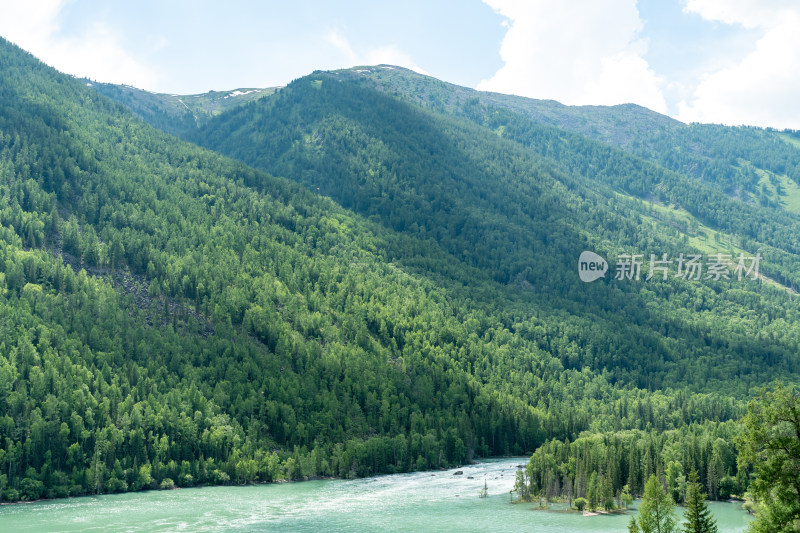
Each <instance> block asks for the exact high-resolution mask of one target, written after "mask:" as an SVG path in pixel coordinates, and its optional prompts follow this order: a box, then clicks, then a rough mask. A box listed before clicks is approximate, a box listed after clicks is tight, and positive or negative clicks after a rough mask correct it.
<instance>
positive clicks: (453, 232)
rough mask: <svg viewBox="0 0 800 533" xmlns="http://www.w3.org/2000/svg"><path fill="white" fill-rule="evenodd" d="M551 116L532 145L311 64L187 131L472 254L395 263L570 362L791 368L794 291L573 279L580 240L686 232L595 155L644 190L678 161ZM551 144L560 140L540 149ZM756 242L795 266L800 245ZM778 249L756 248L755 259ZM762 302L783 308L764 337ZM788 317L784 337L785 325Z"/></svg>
mask: <svg viewBox="0 0 800 533" xmlns="http://www.w3.org/2000/svg"><path fill="white" fill-rule="evenodd" d="M509 120H510V119H509ZM518 120H520V121H523V120H525V119H523V118H518ZM526 124H528V125H529V126H531V127H538V126H535V125H534V124H533V123H530V122H529V121H528V122H526ZM542 128H544V127H542ZM548 128H550V129H549V130H547V131H548V132H550V133H552V135H553V136H554V139H549V140H548V139H546V138H538V141H537V142H533V141H531V143H530V146H527V147H526V146H523V145H521V144H520V143H519V142H515V141H511V140H508V139H506V137H508V136H509V135H510V134H507V133H504V135H503V137H502V138H501V137H498V135H496V134H495V133H494V132H493V131H491V130H490V129H489V128H485V127H477V126H476V125H474V124H472V123H470V122H469V121H467V120H464V119H460V118H454V117H448V116H443V115H434V114H432V113H430V112H428V111H425V110H423V109H420V108H417V107H414V106H412V105H410V104H407V103H405V102H402V101H399V100H397V99H395V98H391V97H389V96H386V95H384V94H381V93H379V92H376V91H374V90H370V89H365V88H363V87H360V86H359V85H357V84H352V83H348V82H346V81H339V80H331V78H330V77H329V76H328V75H319V76H315V77H311V78H302V79H300V80H298V81H296V82H294V83H293V84H291V85H290V86H289V87H287V88H286V89H284V90H282V91H280V93H279V94H277V95H276V96H274V97H271V98H269V99H265V100H261V101H259V102H255V103H253V104H249V105H245V106H241V107H239V108H236V109H234V110H232V111H230V112H228V113H225V114H223V115H220V116H219V117H218V118H216V119H214V120H213V121H211V122H210V123H209V124H208V125H207V126H206V127H204V128H201V130H200V131H199V132H198V134H197V136H196V140H198V142H201V143H203V144H205V145H207V146H208V147H211V148H214V149H216V150H220V151H222V152H223V153H226V154H228V155H231V156H233V157H236V158H239V159H241V160H242V161H244V162H247V163H248V164H251V165H254V166H256V167H259V168H262V169H265V170H268V171H270V172H273V173H276V174H280V175H285V176H287V177H291V178H293V179H295V180H297V181H300V182H301V183H304V184H306V185H307V187H309V188H310V189H311V190H312V191H313V190H317V189H319V191H320V192H321V193H323V194H329V195H330V196H331V197H332V198H334V199H335V200H337V201H339V202H341V203H342V204H343V205H345V206H346V207H350V208H352V209H354V210H356V211H358V212H360V213H362V214H363V215H365V216H369V217H371V218H373V219H375V220H378V221H380V222H381V223H382V224H383V225H384V226H386V227H388V228H391V229H392V230H395V231H398V232H402V233H405V234H406V235H409V236H413V237H416V238H418V239H424V240H425V242H430V241H433V242H435V243H437V244H438V245H439V246H441V247H442V248H444V249H445V250H446V251H447V252H449V253H450V254H452V255H453V256H455V257H456V258H457V259H459V260H460V261H462V262H463V263H466V264H467V265H468V266H469V267H471V269H472V270H469V271H466V272H463V273H462V272H455V273H453V270H452V268H450V265H449V264H448V270H444V268H443V266H442V264H441V263H438V262H436V261H431V260H428V261H426V262H425V263H424V264H419V263H416V262H412V261H409V258H407V257H406V254H408V252H409V250H403V249H399V250H396V251H394V254H395V257H396V258H397V259H398V260H399V261H401V262H402V263H403V264H411V265H414V266H417V267H423V268H425V269H427V270H429V271H431V270H432V271H434V272H435V273H437V274H440V275H443V276H447V277H451V278H455V281H456V282H457V283H458V284H460V285H461V284H463V285H466V286H468V287H469V288H470V289H471V290H472V291H473V292H472V293H471V297H473V298H475V297H476V295H477V296H478V297H480V296H482V295H484V294H488V295H489V296H488V300H489V301H488V302H487V305H488V306H489V308H488V309H487V313H490V314H492V315H497V314H506V315H508V314H510V313H513V315H512V316H513V318H511V320H512V321H513V322H512V323H516V324H517V325H516V326H515V330H516V332H518V333H519V334H521V335H522V336H523V337H526V338H530V339H533V340H535V341H536V342H537V345H538V346H539V348H541V349H542V350H545V351H547V352H549V353H551V354H553V355H555V356H557V357H558V358H559V359H560V360H561V363H562V365H563V366H565V367H566V368H573V369H582V368H584V367H586V366H588V367H590V368H592V369H594V370H597V371H608V372H610V373H611V376H612V380H613V381H615V382H623V383H632V384H634V385H636V386H639V387H647V388H663V387H664V386H665V385H666V384H669V383H687V382H691V383H694V384H696V385H697V386H698V387H703V388H705V389H706V390H718V389H719V388H720V386H721V385H720V381H725V382H726V384H725V387H730V386H732V383H731V380H730V378H731V377H732V375H735V376H736V377H737V378H739V380H740V381H739V385H740V386H744V387H743V388H742V392H743V393H746V390H747V384H748V383H755V382H762V383H763V382H765V381H767V380H769V379H770V378H772V377H775V376H776V374H775V372H776V371H778V372H781V371H780V370H778V369H785V370H786V374H785V375H788V374H791V373H794V372H796V370H797V369H798V367H797V364H798V359H797V350H796V347H797V341H796V338H797V332H796V331H792V330H794V324H796V322H797V321H796V318H795V317H796V310H797V303H796V302H795V301H794V300H792V299H791V298H790V297H789V296H788V295H785V294H780V293H779V292H777V291H772V290H767V291H762V290H760V289H759V288H758V287H754V286H747V284H744V283H742V284H739V283H737V284H736V285H734V284H733V283H729V284H727V285H722V286H720V285H716V286H714V285H713V284H710V285H704V286H698V285H699V284H697V283H689V284H685V283H681V282H680V281H679V280H674V279H669V280H666V281H661V280H656V279H653V280H650V281H649V282H648V283H647V284H641V283H628V284H625V283H613V282H609V283H598V284H593V285H591V286H587V285H586V284H583V283H581V282H580V281H579V280H578V279H577V277H576V276H575V275H574V268H575V267H574V265H575V261H576V259H577V257H578V255H579V254H580V252H581V251H582V250H584V249H587V248H589V249H591V248H594V249H598V250H604V251H608V253H609V255H611V254H612V253H621V252H624V251H626V250H628V251H630V250H637V251H639V252H640V253H643V254H647V253H648V252H652V251H656V252H659V253H669V254H670V255H671V256H675V257H676V256H677V255H678V253H680V252H681V251H683V250H685V249H689V248H690V247H689V246H688V245H687V244H688V240H686V238H685V237H686V236H685V234H682V233H681V232H680V231H677V230H676V229H675V228H673V227H671V226H664V225H661V224H658V223H657V222H656V221H654V220H653V219H652V218H651V217H649V216H648V215H647V214H646V212H645V210H644V209H643V208H642V206H637V205H636V204H635V202H633V201H626V200H625V199H621V198H618V195H617V194H616V193H615V192H614V191H613V189H611V188H610V187H606V186H605V185H603V184H602V183H598V180H599V177H598V174H599V173H600V172H601V170H602V175H603V176H606V175H607V176H609V178H608V179H607V180H601V181H606V182H609V185H614V186H618V187H619V188H621V189H623V190H625V191H626V192H629V193H631V194H633V193H635V194H638V195H645V194H646V193H647V191H648V190H655V189H656V184H657V183H658V179H661V178H658V176H661V177H664V176H667V177H672V178H674V179H675V180H678V177H677V175H674V174H672V173H669V172H668V171H665V170H664V169H663V168H661V167H657V166H655V165H653V164H651V163H648V162H646V161H643V160H641V159H638V158H635V157H632V156H630V155H627V154H625V153H624V152H621V151H620V150H618V149H615V148H612V147H608V146H605V145H601V144H600V143H598V142H596V141H591V140H587V139H582V138H579V137H578V136H577V135H572V134H570V133H568V132H563V131H561V132H560V133H556V131H555V129H554V128H552V127H548ZM545 129H546V128H545ZM506 131H508V129H507V130H506ZM562 139H566V140H564V141H563V142H562ZM555 145H558V146H559V148H558V149H557V151H555V152H553V153H550V152H548V151H547V150H540V148H541V147H551V148H552V147H554V146H555ZM529 148H534V150H531V149H529ZM553 149H555V148H553ZM548 150H549V148H548ZM537 151H538V152H542V153H539V154H537V153H535V152H537ZM584 168H585V169H592V171H591V172H589V171H588V170H587V171H584V170H582V169H584ZM603 169H604V170H603ZM653 176H655V178H654V177H653ZM656 178H658V179H656ZM615 180H616V181H615ZM675 188H676V189H678V190H680V189H681V187H678V186H677V185H676V187H675ZM701 192H702V191H701ZM719 194H720V195H721V193H719ZM700 198H702V194H700V193H698V201H700ZM726 205H727V204H726ZM631 211H634V213H635V214H634V215H633V216H631V214H630V212H631ZM739 211H741V210H739ZM750 225H752V222H750ZM795 225H796V224H795ZM797 230H800V228H794V226H791V227H787V229H786V231H787V232H788V233H787V237H786V239H785V242H791V246H789V245H788V244H787V248H788V249H793V248H792V247H793V246H795V244H794V243H795V241H794V239H793V237H792V238H791V239H790V238H789V237H788V235H791V236H793V235H796V234H797ZM742 246H744V245H742ZM751 250H752V251H753V253H755V251H756V250H758V251H760V252H761V253H762V254H763V255H764V256H765V257H770V258H771V257H773V255H775V257H777V258H778V260H783V259H785V260H786V262H787V264H791V268H793V269H794V268H796V264H797V256H796V255H795V253H794V252H791V253H790V252H788V251H786V250H783V249H780V250H777V249H776V250H777V251H776V252H775V254H773V255H768V254H770V253H771V252H770V250H772V248H761V247H756V248H752V249H751ZM413 261H416V257H414V258H413ZM775 265H776V263H771V262H770V263H765V264H764V265H763V270H764V271H771V270H770V269H772V270H777V268H778V267H776V266H775ZM475 270H477V271H478V272H479V273H484V274H485V275H486V276H488V277H489V279H490V280H492V281H494V282H495V283H496V284H502V285H506V286H509V287H511V288H514V289H516V291H515V292H517V293H520V294H515V295H510V294H509V291H507V290H503V288H502V287H498V286H497V285H495V286H492V287H491V288H490V289H488V290H487V289H485V287H487V284H486V283H485V282H484V279H485V278H483V277H479V276H477V275H476V274H475ZM781 271H782V270H781ZM786 275H787V276H790V275H793V274H791V272H790V271H789V270H786ZM520 289H521V290H520ZM742 289H744V292H740V291H741V290H742ZM759 293H760V294H759ZM745 294H747V296H746V297H744V298H743V299H740V298H739V295H741V296H744V295H745ZM757 294H759V295H758V296H756V295H757ZM767 307H768V308H769V310H767ZM698 311H700V312H699V313H698ZM775 313H777V314H775ZM532 316H535V317H536V318H535V319H533V318H532ZM779 316H780V318H779ZM756 317H758V319H756V320H755V321H752V320H753V319H755V318H756ZM767 317H774V318H775V319H777V322H774V324H775V325H776V326H777V324H781V326H780V327H779V328H777V330H776V334H775V337H774V338H770V339H769V340H767V339H765V338H764V335H765V334H766V333H767V332H768V331H771V330H772V329H773V326H770V325H768V324H767V323H765V322H762V321H763V320H765V319H766V320H767V321H771V319H770V318H767ZM748 323H749V324H748ZM734 324H735V325H734ZM785 324H786V325H789V324H790V326H789V329H788V330H787V329H786V328H785V327H784V325H785ZM741 327H743V328H744V329H741ZM778 331H780V333H778ZM789 331H791V333H790V334H789V335H790V337H792V338H791V340H790V339H789V338H788V337H784V334H785V333H788V332H789ZM780 337H782V338H780ZM745 354H746V355H745ZM734 361H735V363H734ZM759 361H762V362H766V366H765V365H764V364H763V363H762V362H759ZM766 368H769V369H770V370H769V372H764V370H766Z"/></svg>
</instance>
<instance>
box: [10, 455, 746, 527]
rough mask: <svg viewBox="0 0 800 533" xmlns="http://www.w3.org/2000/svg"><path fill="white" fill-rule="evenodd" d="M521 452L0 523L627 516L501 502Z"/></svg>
mask: <svg viewBox="0 0 800 533" xmlns="http://www.w3.org/2000/svg"><path fill="white" fill-rule="evenodd" d="M525 460H526V459H524V458H517V459H502V460H494V461H487V462H484V463H481V464H476V465H470V466H465V467H462V468H460V469H459V470H461V471H463V475H458V476H455V475H453V473H454V472H455V469H451V470H448V471H439V472H418V473H413V474H397V475H389V476H379V477H373V478H367V479H358V480H323V481H306V482H302V483H275V484H270V485H252V486H245V487H206V488H192V489H181V490H173V491H150V492H138V493H128V494H118V495H106V496H97V497H82V498H71V499H65V500H52V501H42V502H34V503H28V504H17V505H5V506H2V507H0V531H2V532H3V533H6V532H8V533H11V532H37V533H38V532H55V531H63V532H77V531H95V532H99V531H114V532H144V531H147V532H150V531H187V532H193V533H194V532H210V531H230V532H255V531H275V530H279V531H298V532H302V531H309V532H311V531H313V532H316V531H352V532H362V531H414V532H417V531H476V532H478V531H480V532H483V531H532V532H558V533H569V532H573V531H574V532H611V531H615V532H624V531H627V528H626V525H627V523H628V521H629V520H630V515H631V514H625V515H612V516H602V515H601V516H594V517H584V516H582V515H580V514H577V513H564V512H554V511H538V510H533V505H531V504H516V505H511V504H510V503H509V490H510V489H511V488H512V486H513V484H514V475H515V472H516V469H517V468H516V465H518V464H522V463H524V462H525ZM469 477H472V479H469ZM484 477H485V479H486V483H487V486H488V488H489V497H488V498H483V499H482V498H479V497H478V493H479V490H480V488H481V487H482V486H483V482H484ZM709 507H710V509H711V511H712V512H713V514H714V516H715V517H716V519H717V523H718V526H719V533H734V532H743V531H744V530H745V528H746V526H747V523H748V521H749V520H750V517H749V515H748V514H747V513H745V512H744V511H742V510H741V508H740V506H739V505H736V504H729V503H711V504H709ZM677 512H679V513H682V512H683V509H682V508H679V509H678V511H677Z"/></svg>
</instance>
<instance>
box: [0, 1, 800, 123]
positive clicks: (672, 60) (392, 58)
mask: <svg viewBox="0 0 800 533" xmlns="http://www.w3.org/2000/svg"><path fill="white" fill-rule="evenodd" d="M0 35H2V36H3V37H5V38H7V39H9V40H11V41H13V42H15V43H16V44H18V45H20V46H21V47H22V48H24V49H26V50H28V51H30V52H31V53H33V54H34V55H36V56H37V57H39V58H40V59H42V60H43V61H45V62H46V63H48V64H50V65H53V66H55V67H56V68H58V69H59V70H61V71H63V72H67V73H69V74H74V75H76V76H87V77H90V78H92V79H95V80H98V81H108V82H115V83H127V84H131V85H134V86H137V87H141V88H144V89H148V90H153V91H158V92H167V93H200V92H206V91H208V90H212V89H215V90H225V89H233V88H239V87H265V86H276V85H283V84H285V83H287V82H288V81H290V80H292V79H294V78H297V77H299V76H302V75H305V74H308V73H310V72H311V71H313V70H315V69H331V68H342V67H350V66H354V65H363V64H376V63H390V64H399V65H403V66H407V67H410V68H413V69H415V70H418V71H420V72H423V73H426V74H430V75H431V76H435V77H437V78H440V79H443V80H446V81H450V82H453V83H457V84H460V85H466V86H468V87H475V88H478V89H482V90H493V91H498V92H504V93H511V94H519V95H523V96H529V97H533V98H546V99H554V100H558V101H560V102H563V103H566V104H574V105H578V104H580V105H583V104H598V105H611V104H619V103H627V102H633V103H638V104H640V105H644V106H646V107H649V108H651V109H654V110H656V111H658V112H661V113H665V114H669V115H670V116H673V117H676V118H678V119H680V120H683V121H685V122H689V121H701V122H721V123H726V124H753V125H760V126H773V127H778V128H787V127H788V128H795V129H800V99H798V98H797V95H798V94H800V2H798V1H797V0H483V1H481V0H427V1H417V0H407V1H406V2H376V1H374V0H373V1H350V2H329V1H327V2H326V1H305V0H295V1H293V2H285V1H284V2H272V1H245V0H240V1H236V0H228V1H226V2H211V1H207V0H193V1H188V0H157V1H156V0H137V1H136V2H130V1H126V2H122V1H116V0H30V1H25V2H23V1H21V0H0Z"/></svg>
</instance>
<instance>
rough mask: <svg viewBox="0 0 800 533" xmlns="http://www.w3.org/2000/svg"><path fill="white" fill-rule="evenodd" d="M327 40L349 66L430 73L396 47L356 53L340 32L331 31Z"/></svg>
mask: <svg viewBox="0 0 800 533" xmlns="http://www.w3.org/2000/svg"><path fill="white" fill-rule="evenodd" d="M325 40H326V41H327V42H328V43H329V44H331V45H332V46H333V47H334V48H335V49H336V50H338V51H339V53H340V54H341V55H342V56H343V57H344V60H345V61H346V62H347V63H348V65H349V66H358V65H379V64H382V63H385V64H387V65H397V66H400V67H405V68H408V69H411V70H413V71H415V72H419V73H420V74H425V75H428V73H427V72H426V71H425V69H423V68H422V67H420V66H419V65H417V64H416V63H415V62H414V60H413V59H412V58H411V56H409V55H408V54H406V53H405V52H403V51H402V50H400V49H399V48H398V47H397V46H395V45H386V46H377V47H372V48H369V49H367V50H364V51H356V50H354V49H353V47H352V46H351V45H350V41H348V40H347V38H346V37H345V36H344V35H342V34H341V33H340V32H339V31H338V30H331V31H329V32H328V33H327V34H326V35H325Z"/></svg>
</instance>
